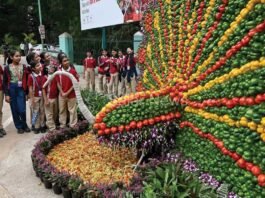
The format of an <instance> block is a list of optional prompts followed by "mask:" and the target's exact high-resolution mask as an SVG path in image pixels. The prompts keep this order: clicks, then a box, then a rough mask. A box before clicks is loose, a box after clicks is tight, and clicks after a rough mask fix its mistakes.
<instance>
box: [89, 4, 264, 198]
mask: <svg viewBox="0 0 265 198" xmlns="http://www.w3.org/2000/svg"><path fill="white" fill-rule="evenodd" d="M142 25H143V28H144V33H145V39H144V41H143V43H142V46H141V48H140V49H139V51H138V56H139V57H138V60H139V63H140V65H141V67H142V68H143V69H144V73H143V78H142V82H141V83H140V86H141V87H138V88H139V89H142V91H140V92H138V93H136V94H134V95H129V96H125V97H122V98H119V99H116V100H114V101H112V102H110V103H109V104H108V105H107V106H106V107H104V108H103V109H102V111H101V112H99V113H98V115H97V116H96V118H95V124H94V128H95V129H96V130H97V133H98V135H99V136H102V137H106V138H107V137H109V136H111V135H112V134H118V133H119V134H124V133H132V131H134V130H135V129H141V128H142V127H148V126H152V125H155V124H157V123H163V122H169V121H173V120H179V121H180V123H179V126H180V128H181V130H180V132H179V133H178V134H177V138H176V141H177V145H178V149H180V150H181V151H182V152H183V153H184V154H185V155H186V156H187V157H190V158H192V159H193V160H194V161H196V162H197V163H198V165H199V166H200V169H201V170H203V171H205V172H209V173H211V174H212V175H214V176H215V177H216V178H217V179H218V180H220V181H223V182H225V183H227V184H230V188H231V189H232V190H233V191H234V192H236V193H237V194H238V195H239V196H240V197H265V142H264V141H265V0H208V1H204V0H157V1H156V4H154V5H153V4H152V5H150V9H148V10H147V11H146V13H145V15H144V19H143V21H142Z"/></svg>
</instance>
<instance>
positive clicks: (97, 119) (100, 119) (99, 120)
mask: <svg viewBox="0 0 265 198" xmlns="http://www.w3.org/2000/svg"><path fill="white" fill-rule="evenodd" d="M95 121H96V123H100V122H102V121H103V119H102V117H100V116H97V117H96V120H95Z"/></svg>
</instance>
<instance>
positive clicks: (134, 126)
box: [130, 121, 137, 129]
mask: <svg viewBox="0 0 265 198" xmlns="http://www.w3.org/2000/svg"><path fill="white" fill-rule="evenodd" d="M136 126H137V124H136V122H135V121H131V122H130V127H131V128H132V129H135V128H136Z"/></svg>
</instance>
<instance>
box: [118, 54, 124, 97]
mask: <svg viewBox="0 0 265 198" xmlns="http://www.w3.org/2000/svg"><path fill="white" fill-rule="evenodd" d="M118 56H119V64H120V69H119V81H120V84H119V96H123V95H125V90H126V89H125V78H126V67H125V56H124V55H123V53H122V51H121V50H119V52H118Z"/></svg>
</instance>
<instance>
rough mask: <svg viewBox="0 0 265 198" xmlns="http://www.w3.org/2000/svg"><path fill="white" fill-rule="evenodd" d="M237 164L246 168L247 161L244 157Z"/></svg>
mask: <svg viewBox="0 0 265 198" xmlns="http://www.w3.org/2000/svg"><path fill="white" fill-rule="evenodd" d="M236 163H237V165H238V166H239V167H240V168H245V167H246V161H245V160H244V159H242V158H240V159H239V160H238V161H237V162H236Z"/></svg>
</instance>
